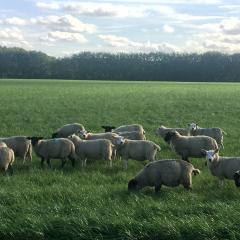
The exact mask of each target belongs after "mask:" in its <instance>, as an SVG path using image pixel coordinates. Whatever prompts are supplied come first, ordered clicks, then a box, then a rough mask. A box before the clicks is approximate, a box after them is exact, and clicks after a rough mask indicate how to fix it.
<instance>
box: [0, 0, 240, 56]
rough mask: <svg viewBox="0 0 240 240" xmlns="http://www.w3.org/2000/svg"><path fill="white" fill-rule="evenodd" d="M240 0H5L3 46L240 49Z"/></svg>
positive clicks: (0, 29)
mask: <svg viewBox="0 0 240 240" xmlns="http://www.w3.org/2000/svg"><path fill="white" fill-rule="evenodd" d="M239 16H240V0H122V1H121V0H119V1H114V0H106V1H99V0H90V1H85V0H81V1H77V0H75V1H66V0H65V1H61V0H58V1H57V0H56V1H46V0H42V1H41V0H39V1H37V0H8V1H5V0H0V45H3V46H17V47H22V48H25V49H28V50H38V51H43V52H45V53H47V54H49V55H52V56H67V55H70V54H73V53H77V52H81V51H105V52H106V51H108V52H119V51H120V52H152V51H163V52H205V51H221V52H225V53H234V52H240V17H239Z"/></svg>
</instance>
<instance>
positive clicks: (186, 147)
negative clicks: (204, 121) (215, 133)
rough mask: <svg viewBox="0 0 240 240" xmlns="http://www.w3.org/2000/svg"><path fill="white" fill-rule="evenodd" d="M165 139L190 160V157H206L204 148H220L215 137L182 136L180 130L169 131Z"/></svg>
mask: <svg viewBox="0 0 240 240" xmlns="http://www.w3.org/2000/svg"><path fill="white" fill-rule="evenodd" d="M165 141H166V142H169V143H170V146H171V148H172V150H173V151H175V152H176V153H177V154H178V155H180V156H181V157H182V160H185V161H188V158H189V157H195V158H201V157H204V156H203V153H202V149H206V150H210V149H214V150H216V149H218V145H217V142H216V140H215V139H213V138H211V137H208V136H182V135H180V134H179V133H178V132H176V131H174V132H168V133H167V135H166V137H165Z"/></svg>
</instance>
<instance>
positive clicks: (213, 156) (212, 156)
mask: <svg viewBox="0 0 240 240" xmlns="http://www.w3.org/2000/svg"><path fill="white" fill-rule="evenodd" d="M202 153H203V154H204V155H205V157H206V160H207V163H208V164H211V163H212V162H213V161H217V160H218V158H219V155H218V149H216V150H208V151H206V150H202Z"/></svg>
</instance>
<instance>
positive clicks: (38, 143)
mask: <svg viewBox="0 0 240 240" xmlns="http://www.w3.org/2000/svg"><path fill="white" fill-rule="evenodd" d="M28 139H30V140H31V142H32V145H33V149H34V151H35V153H36V155H37V156H38V157H40V158H41V165H42V166H43V163H44V161H45V160H46V161H47V164H48V166H49V167H51V164H50V159H51V158H53V159H61V160H62V168H63V167H64V165H65V163H66V161H67V159H69V160H71V162H72V166H73V167H74V163H75V159H77V157H76V154H75V146H74V144H73V142H72V141H71V140H69V139H67V138H54V139H44V140H43V137H29V138H28Z"/></svg>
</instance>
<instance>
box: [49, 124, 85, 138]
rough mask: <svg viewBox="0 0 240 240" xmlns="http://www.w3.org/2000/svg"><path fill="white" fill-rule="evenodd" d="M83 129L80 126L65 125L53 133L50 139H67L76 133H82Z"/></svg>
mask: <svg viewBox="0 0 240 240" xmlns="http://www.w3.org/2000/svg"><path fill="white" fill-rule="evenodd" d="M84 130H85V128H84V126H83V125H82V124H79V123H71V124H66V125H64V126H63V127H61V128H59V129H58V130H57V131H56V132H55V133H53V134H52V138H67V137H68V136H70V135H72V134H74V133H77V132H78V131H84Z"/></svg>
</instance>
